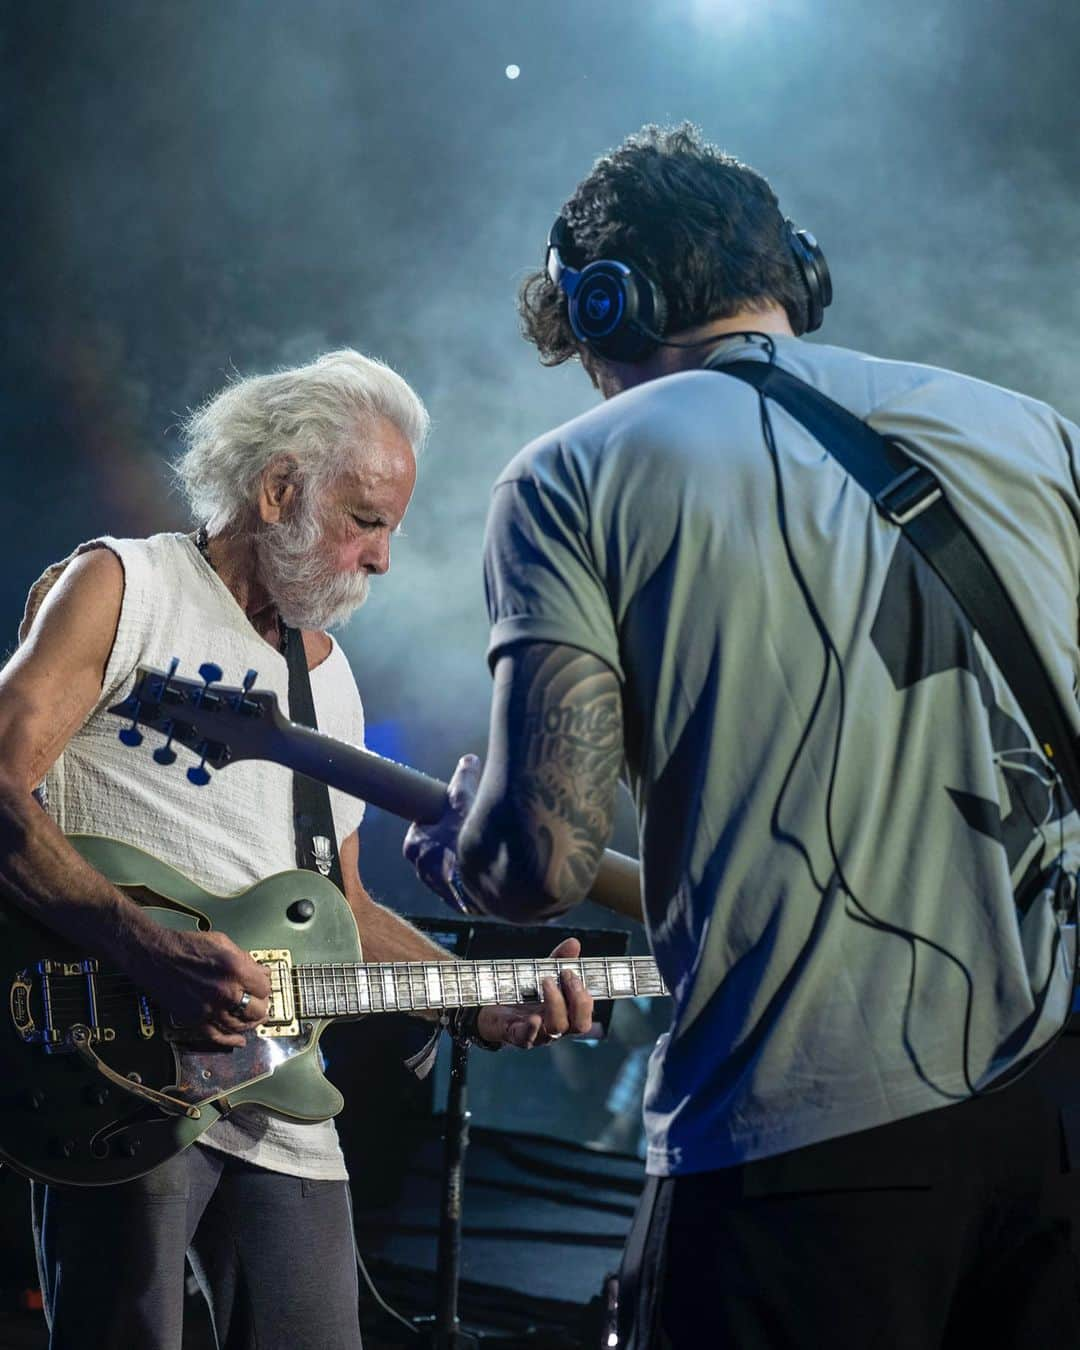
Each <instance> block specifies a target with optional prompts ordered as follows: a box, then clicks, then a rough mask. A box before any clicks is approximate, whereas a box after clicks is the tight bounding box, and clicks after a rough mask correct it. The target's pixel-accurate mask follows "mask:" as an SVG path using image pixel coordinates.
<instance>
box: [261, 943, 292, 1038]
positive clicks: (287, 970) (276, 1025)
mask: <svg viewBox="0 0 1080 1350" xmlns="http://www.w3.org/2000/svg"><path fill="white" fill-rule="evenodd" d="M251 957H252V959H253V960H255V961H258V963H259V965H260V966H262V967H263V969H264V970H265V971H266V973H267V975H268V976H269V977H270V1007H269V1011H268V1012H267V1014H266V1021H265V1022H263V1024H262V1025H261V1026H259V1027H256V1028H255V1032H256V1035H258V1036H263V1037H267V1038H269V1039H271V1040H272V1039H274V1038H275V1037H278V1036H299V1034H300V1023H299V1021H298V1020H297V1016H296V995H295V993H294V991H293V983H292V952H290V951H287V950H285V949H281V950H274V951H259V952H252V953H251Z"/></svg>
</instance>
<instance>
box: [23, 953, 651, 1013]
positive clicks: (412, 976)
mask: <svg viewBox="0 0 1080 1350" xmlns="http://www.w3.org/2000/svg"><path fill="white" fill-rule="evenodd" d="M444 964H445V963H443V962H389V961H387V962H357V963H338V962H306V963H304V964H302V965H300V966H293V967H291V976H292V978H291V989H292V993H293V997H294V1003H299V1002H300V1001H306V1000H305V996H306V995H310V996H312V997H314V998H315V999H317V1000H318V999H323V1000H325V999H327V998H331V999H333V1000H336V999H337V997H338V996H339V995H340V996H341V997H343V998H344V1001H345V1003H346V1005H348V1004H349V1003H351V1002H353V1001H356V1002H362V1001H363V995H362V993H361V992H360V987H359V981H360V979H361V977H362V976H366V979H364V984H365V985H366V992H367V1002H368V1007H367V1009H366V1010H367V1011H381V1010H384V1009H386V1008H389V1007H395V1008H400V1007H401V1005H402V1003H403V1002H404V1001H405V999H406V998H407V999H408V1002H409V1005H410V1006H411V1007H420V1008H425V1009H430V1008H433V1007H440V1006H461V1004H462V999H463V995H462V982H463V981H468V982H470V983H471V984H472V985H473V987H474V993H471V994H470V996H469V1002H470V1004H473V1002H474V997H475V1003H474V1006H484V1005H485V1004H500V1003H504V1002H506V1001H508V1000H511V1001H512V999H511V995H512V994H516V993H517V992H519V991H520V993H521V999H520V1000H519V1001H525V1002H533V1001H537V999H538V996H541V995H542V992H543V991H542V988H541V987H540V986H539V985H538V984H536V983H534V984H532V985H523V984H522V983H521V979H520V976H521V975H522V973H523V970H522V967H523V966H524V967H531V968H532V969H531V970H530V971H529V973H530V974H532V975H533V977H534V979H535V976H536V975H539V977H540V980H543V979H546V978H549V977H550V978H555V977H556V976H557V974H558V972H559V971H561V970H563V969H566V968H569V969H571V970H573V969H575V968H576V969H577V970H578V972H579V973H580V974H581V976H582V978H583V979H584V981H585V984H586V987H587V988H588V989H589V992H590V993H592V994H594V995H599V996H600V997H601V998H611V997H619V996H623V997H630V996H633V995H634V994H641V995H643V996H650V995H653V996H655V995H656V994H660V993H662V992H663V982H662V979H661V977H660V974H659V971H658V970H657V968H656V964H655V962H654V961H653V960H652V958H651V957H585V958H582V959H580V960H579V961H576V962H571V961H566V962H562V963H556V962H553V961H550V960H547V961H543V960H542V961H537V962H533V961H529V960H524V961H520V962H518V961H515V960H505V961H491V962H476V963H471V962H470V963H464V962H462V963H461V966H462V967H466V965H467V968H463V969H459V967H458V965H457V964H454V965H448V966H447V967H446V969H445V970H443V969H441V968H440V967H442V966H443V965H444ZM622 968H625V970H626V972H627V974H628V975H629V978H630V983H631V988H629V989H620V988H617V987H613V986H614V980H613V978H612V977H613V976H615V975H616V974H617V971H618V970H619V969H622ZM450 972H453V977H454V978H453V980H452V981H450V980H448V978H447V977H448V976H449V974H450ZM387 974H389V975H390V976H391V980H392V984H393V988H394V1001H393V1003H391V1001H390V1000H389V999H387V998H386V976H387ZM431 974H434V975H436V977H437V983H438V984H439V985H440V991H441V997H438V998H433V997H432V995H431V991H430V984H429V977H430V975H431ZM483 976H487V977H488V978H489V979H491V980H492V981H493V983H494V985H495V992H494V994H492V995H491V996H483V995H481V993H480V988H479V985H480V981H481V978H482V977H483ZM51 978H52V979H53V980H55V981H56V983H55V984H52V985H51V986H50V1003H51V1005H52V1007H53V1009H54V1011H60V1010H61V1009H63V1010H65V1011H70V1010H71V1009H72V1008H83V1007H85V1006H86V988H85V985H84V984H82V981H83V980H84V978H85V977H84V976H83V975H71V976H65V975H53V976H52V977H51ZM305 979H306V980H307V981H308V983H309V984H310V985H311V986H312V987H311V988H308V989H305V988H304V987H303V981H304V980H305ZM69 980H70V981H72V984H71V985H67V981H69ZM328 980H329V981H332V982H334V983H333V987H331V988H329V989H328V988H327V981H328ZM61 981H63V983H61ZM338 981H341V982H343V985H344V987H343V988H341V989H339V988H337V982H338ZM95 982H96V985H97V989H96V995H97V996H96V1002H97V1003H98V1005H99V1006H100V1005H101V1004H103V1003H108V1004H110V1005H115V1004H116V1002H117V1001H118V1000H124V1001H126V1000H127V999H128V998H130V996H131V994H132V993H133V992H135V985H134V983H133V982H132V981H131V980H130V979H129V978H128V977H127V976H126V975H123V974H119V973H116V974H114V973H112V972H105V973H103V974H98V975H96V976H95ZM350 982H351V983H350ZM106 983H108V984H109V986H111V987H109V988H104V987H102V986H104V985H105V984H106ZM316 986H321V987H316ZM454 986H456V989H455V988H454ZM31 987H32V988H33V982H31ZM373 991H374V993H373ZM455 992H456V994H457V998H456V999H455V998H453V997H452V995H453V994H454V993H455ZM541 1001H542V1000H541ZM404 1011H408V1008H405V1009H404Z"/></svg>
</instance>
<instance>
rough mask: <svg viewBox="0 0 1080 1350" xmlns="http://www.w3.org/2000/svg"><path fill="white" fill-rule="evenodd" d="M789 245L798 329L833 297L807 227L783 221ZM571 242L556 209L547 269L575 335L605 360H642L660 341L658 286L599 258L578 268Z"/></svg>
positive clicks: (813, 321)
mask: <svg viewBox="0 0 1080 1350" xmlns="http://www.w3.org/2000/svg"><path fill="white" fill-rule="evenodd" d="M784 230H785V233H786V236H787V241H788V247H789V248H790V249H791V253H792V257H793V258H794V261H795V266H796V268H797V269H798V273H799V277H800V278H801V280H802V283H803V288H804V289H805V291H806V305H805V309H804V312H803V324H802V330H801V331H802V332H804V333H813V332H815V331H816V330H817V329H818V328H820V327H821V324H822V321H823V320H824V318H825V310H826V308H827V307H828V306H829V305H830V304H831V303H832V278H831V276H830V275H829V264H828V263H827V262H826V261H825V254H824V253H823V252H822V251H821V247H820V245H819V244H818V241H817V240H816V239H815V238H814V236H813V235H812V234H811V233H810V232H809V230H800V229H797V228H796V226H795V225H794V224H793V223H792V221H790V220H785V221H784ZM572 247H573V244H572V241H571V237H570V226H569V225H568V224H567V221H566V218H565V217H564V216H562V215H559V216H557V217H556V218H555V223H554V224H553V225H552V227H551V229H550V231H549V232H548V241H547V257H546V270H547V274H548V276H549V277H550V278H551V281H552V284H553V285H555V286H557V287H558V288H559V290H561V291H562V293H563V294H564V295H565V296H566V314H567V318H568V319H569V321H570V327H571V329H572V330H573V334H574V336H575V337H576V338H577V340H578V341H579V342H580V343H582V345H583V346H585V347H587V348H588V350H589V351H590V352H593V353H594V354H595V355H596V356H599V357H601V358H603V359H605V360H608V361H630V362H635V361H644V360H645V359H646V358H647V357H649V356H651V355H652V353H653V352H654V351H655V350H656V349H657V347H659V346H662V345H663V343H664V331H665V327H666V324H667V303H666V301H665V300H664V294H663V292H662V291H661V290H660V288H659V287H658V286H657V285H656V284H655V283H654V282H653V281H652V280H651V279H650V278H649V277H648V276H646V274H645V273H644V272H642V271H641V270H640V269H639V268H636V267H634V266H632V265H631V264H629V263H624V262H619V261H618V260H617V259H614V258H599V259H597V261H595V262H591V263H587V264H586V265H585V266H584V267H582V268H580V269H578V268H576V267H571V266H570V264H569V263H568V262H566V260H565V259H564V257H563V253H564V252H565V251H566V250H569V249H570V248H572Z"/></svg>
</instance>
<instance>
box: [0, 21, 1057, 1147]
mask: <svg viewBox="0 0 1080 1350" xmlns="http://www.w3.org/2000/svg"><path fill="white" fill-rule="evenodd" d="M0 13H2V19H3V23H2V28H0V43H2V55H0V61H2V69H0V88H2V91H3V92H2V104H0V106H2V110H3V127H4V132H5V141H6V143H7V145H6V148H7V154H6V156H5V159H4V164H5V166H6V167H5V169H4V172H5V173H6V175H7V190H6V192H5V194H4V199H5V204H6V206H7V208H8V210H7V212H6V217H7V226H6V232H5V245H4V267H3V280H2V285H3V290H4V300H5V304H4V314H3V319H2V322H3V335H4V338H5V339H6V341H5V347H6V351H7V360H6V363H5V373H6V376H7V379H6V381H5V384H6V386H7V387H6V390H5V391H4V393H3V397H2V399H0V412H2V433H3V434H2V440H0V444H2V447H3V450H2V454H3V467H4V480H3V491H2V493H0V527H2V528H0V549H3V564H4V565H3V567H2V568H0V631H2V632H3V633H4V634H6V635H10V640H11V641H12V642H13V641H14V632H15V628H16V625H17V621H18V618H19V615H20V613H21V606H22V601H23V598H24V596H25V592H26V589H27V587H28V586H29V584H30V582H31V581H32V580H33V579H34V578H35V577H36V576H37V575H38V574H39V573H40V571H41V570H42V569H43V568H44V567H45V566H46V565H47V564H48V563H50V562H51V561H53V560H54V559H56V558H59V557H62V556H64V555H65V554H67V553H68V552H69V551H70V550H71V549H72V547H73V546H74V545H75V544H76V543H77V542H79V541H80V540H83V539H87V538H90V537H92V536H94V535H95V534H99V533H106V532H107V533H111V534H116V535H125V534H141V533H149V532H153V531H155V530H161V529H173V528H186V526H187V524H188V522H187V521H186V519H185V516H184V513H183V509H182V506H181V504H180V502H179V500H178V498H177V497H176V495H175V493H174V492H173V491H172V489H171V486H170V479H169V471H168V465H169V461H170V459H171V458H172V457H174V456H175V454H176V452H177V449H178V442H177V435H176V426H177V422H178V419H179V417H180V416H181V415H182V414H183V412H184V411H185V410H186V409H187V408H189V407H191V406H192V405H194V404H196V403H198V402H200V401H201V400H202V399H204V398H206V397H207V396H208V395H210V394H211V393H213V392H214V391H215V390H217V389H218V388H219V387H220V386H221V385H222V384H223V382H224V381H225V380H226V379H227V378H229V376H230V375H232V374H233V373H234V372H237V371H239V372H241V373H245V374H246V373H251V372H255V371H264V370H269V369H272V368H273V367H275V366H278V365H281V364H293V363H297V362H301V361H305V360H308V359H310V358H311V357H313V356H315V355H316V354H318V353H319V352H321V351H323V350H326V349H328V348H331V347H335V346H340V345H345V344H348V345H353V346H356V347H358V348H360V349H361V350H364V351H366V352H369V353H372V354H374V355H377V356H380V357H382V358H383V359H385V360H388V361H389V362H390V363H391V364H393V365H394V366H395V367H396V368H397V369H398V370H399V371H401V372H402V374H404V375H405V376H406V377H407V378H408V379H409V380H410V381H411V382H412V383H413V384H414V385H415V386H416V388H417V389H418V390H419V392H420V393H421V394H422V396H423V397H424V398H425V400H426V401H427V403H428V405H429V407H430V409H431V412H432V415H433V419H434V432H433V436H432V439H431V444H430V448H429V450H428V452H427V455H426V458H425V460H424V461H423V463H422V466H421V473H420V481H419V486H418V489H417V493H416V498H415V501H414V504H413V506H412V508H411V510H410V512H409V516H408V520H407V528H406V533H405V536H404V537H403V538H402V539H400V540H398V541H396V543H395V554H394V565H393V570H392V572H391V574H390V576H389V577H387V578H385V579H381V580H379V581H378V582H377V584H376V585H375V587H374V591H373V596H372V599H371V600H370V602H369V604H368V605H367V607H366V608H365V609H364V610H362V611H361V612H360V613H359V614H358V615H357V616H356V618H355V619H354V620H353V622H352V623H351V624H350V625H349V626H348V628H347V629H345V630H344V631H343V633H342V634H341V635H340V636H341V640H342V643H343V645H344V646H345V648H346V650H347V652H348V654H349V656H350V658H351V660H352V663H353V666H354V669H355V671H356V675H357V679H358V681H359V684H360V688H361V691H362V693H363V696H364V699H365V702H366V705H367V711H368V717H369V721H370V724H371V736H372V742H373V744H374V745H375V746H376V748H379V749H382V750H384V751H386V752H389V753H392V754H394V755H396V756H397V757H400V758H402V759H405V760H407V761H409V762H411V763H414V764H416V765H418V766H419V767H421V768H424V769H426V770H428V771H429V772H431V773H435V774H438V775H439V776H443V777H445V776H446V775H447V774H448V773H449V772H450V770H451V768H452V766H453V763H454V761H455V759H456V757H457V756H458V755H459V754H460V753H462V752H463V751H465V750H467V749H474V750H480V751H482V750H483V746H484V740H485V734H486V713H487V701H488V684H487V675H486V670H485V665H484V660H483V648H484V642H485V636H486V627H485V616H484V609H483V594H482V586H481V579H480V566H479V563H480V544H481V534H482V526H483V519H484V513H485V509H486V502H487V493H488V488H489V485H490V483H491V482H492V480H493V479H494V477H495V475H496V473H497V471H498V470H499V468H500V467H501V465H502V464H503V463H504V462H505V461H506V459H507V458H508V457H509V456H510V455H511V454H512V453H513V452H514V451H515V450H516V449H517V448H518V447H519V446H520V445H521V444H522V443H523V442H525V441H526V440H528V439H530V438H532V437H533V436H534V435H537V434H539V433H540V432H541V431H543V430H545V429H546V428H547V427H548V426H550V425H551V424H552V423H553V422H557V421H561V420H562V419H564V418H566V417H569V416H572V415H574V414H575V413H577V412H579V411H581V410H582V409H584V408H586V407H588V406H589V405H590V404H591V403H592V402H593V400H594V397H595V396H594V394H593V392H592V390H591V388H590V386H589V384H588V381H587V380H586V379H585V377H584V375H583V374H582V372H581V371H580V369H578V368H576V367H567V368H561V369H558V370H554V371H545V370H543V369H541V368H540V367H539V366H538V364H537V362H536V359H535V354H534V352H533V351H532V349H531V348H530V347H528V346H527V345H526V344H524V343H523V342H521V341H520V340H519V338H518V336H517V320H516V316H515V311H514V303H513V300H514V294H515V291H516V288H517V285H518V283H519V281H520V279H521V277H522V276H523V275H524V274H525V272H527V271H528V270H529V269H531V268H533V267H535V266H537V265H538V264H539V263H540V262H541V260H542V257H543V244H544V240H545V237H546V233H547V230H548V228H549V226H550V223H551V220H552V218H553V217H554V215H555V214H556V212H557V210H558V209H559V207H560V205H561V203H562V202H563V200H564V199H565V198H566V196H567V195H568V194H569V193H570V191H571V190H572V188H573V186H574V184H575V182H576V181H577V179H578V178H579V177H580V176H581V175H582V174H583V173H585V172H586V171H587V170H588V168H589V166H590V164H591V162H592V160H593V158H594V157H595V156H596V155H597V154H599V153H601V152H602V151H603V150H605V149H606V148H608V147H609V146H611V145H613V144H614V143H616V142H617V141H618V140H619V139H621V137H622V136H623V135H624V134H625V133H627V132H628V131H631V130H633V129H635V128H637V127H638V126H640V125H641V124H642V123H643V122H646V121H661V122H672V121H679V120H681V119H683V118H690V119H692V120H695V121H697V122H699V123H700V124H701V125H702V127H703V128H704V129H705V131H706V133H707V134H708V135H709V137H710V138H712V139H713V140H715V141H717V142H719V143H720V144H722V145H723V146H724V147H725V148H727V149H728V150H730V151H732V152H734V153H736V154H738V155H740V156H741V157H742V158H744V159H746V160H748V161H749V162H751V163H753V164H754V165H755V166H756V167H757V168H759V169H760V170H761V171H763V172H764V173H765V174H766V175H767V176H768V177H769V178H770V180H771V181H772V183H773V185H774V187H775V188H776V189H777V191H778V193H779V194H780V197H781V201H782V204H783V205H784V207H785V209H786V210H787V212H788V213H789V214H791V215H792V216H793V217H794V218H795V219H796V221H797V222H799V223H800V224H802V225H805V226H807V227H809V228H810V229H812V230H813V231H814V232H815V233H816V234H817V235H818V237H819V238H820V239H821V241H822V243H823V244H824V247H825V249H826V251H827V253H828V256H829V259H830V263H831V266H832V271H833V276H834V280H835V285H836V303H835V305H834V306H833V308H832V309H831V310H830V312H829V315H828V317H827V321H826V326H825V329H824V332H823V334H822V335H821V338H822V340H828V341H832V342H836V343H839V344H843V345H848V346H853V347H860V348H865V349H869V350H872V351H874V352H876V353H878V354H879V355H881V356H886V357H898V358H902V359H907V360H917V361H927V362H931V363H938V364H946V365H950V366H955V367H958V368H960V369H962V370H965V371H968V372H970V373H973V374H975V375H978V376H981V377H983V378H986V379H989V380H994V381H997V382H1001V383H1005V384H1008V385H1012V386H1017V387H1020V388H1022V389H1024V390H1026V391H1027V392H1030V393H1032V394H1035V395H1037V396H1040V397H1043V398H1046V399H1048V400H1050V401H1052V402H1054V403H1056V404H1057V405H1058V406H1059V407H1061V408H1062V410H1063V411H1064V412H1065V413H1067V414H1070V415H1072V416H1076V415H1077V414H1078V413H1080V393H1078V391H1077V389H1076V355H1077V350H1078V342H1077V335H1076V330H1075V326H1074V320H1075V315H1076V300H1077V274H1076V266H1075V258H1076V253H1077V245H1078V243H1080V211H1078V210H1077V200H1076V199H1077V194H1078V191H1080V177H1078V166H1077V150H1076V146H1077V118H1076V93H1075V78H1076V69H1077V57H1078V55H1080V42H1078V38H1080V7H1078V6H1076V5H1074V4H1070V3H1065V0H1057V2H1056V3H1054V2H1053V0H1027V3H1025V4H1024V5H1023V6H1020V5H1017V4H1015V3H1011V0H979V3H974V0H969V3H966V4H962V3H954V4H950V5H942V4H940V3H931V2H930V0H909V3H908V4H907V5H905V6H896V5H893V4H885V3H883V0H829V2H828V3H827V4H822V3H812V2H811V0H723V2H721V0H657V2H656V3H643V2H642V0H588V3H585V0H574V2H573V3H571V2H570V0H564V2H563V3H561V4H558V3H556V4H552V3H541V2H540V0H514V3H509V2H508V0H367V2H366V3H364V2H361V0H354V2H353V3H348V4H346V3H331V2H330V0H303V3H301V2H300V0H296V2H295V3H286V2H285V0H226V2H225V3H221V0H218V2H217V3H212V4H211V3H202V2H197V3H190V2H189V3H180V4H176V3H172V4H164V3H145V4H139V3H129V2H127V0H113V2H112V3H89V0H85V2H83V3H52V2H49V0H41V3H33V4H23V5H10V4H8V5H5V6H4V7H3V8H2V11H0ZM511 63H516V64H517V65H518V66H519V67H520V72H521V73H520V77H519V78H518V79H515V80H510V79H508V78H507V75H506V73H505V71H506V67H507V66H508V65H509V64H511ZM5 641H7V639H5ZM207 656H208V657H210V658H212V657H213V656H214V653H213V652H208V653H207ZM209 790H212V789H209ZM401 833H402V826H401V825H400V824H399V823H398V822H396V821H394V820H392V819H390V818H388V817H385V816H379V815H378V813H375V812H372V813H371V819H370V820H369V822H368V824H367V825H366V827H365V829H364V831H363V836H362V865H363V871H364V875H365V878H366V879H367V881H368V884H369V885H370V886H371V887H372V889H373V890H375V891H376V893H378V894H379V895H381V896H382V897H383V898H385V899H386V900H387V901H388V902H389V903H391V904H394V905H396V906H398V907H399V908H401V909H402V910H403V911H405V912H411V913H420V912H427V913H436V912H438V910H437V902H435V901H434V900H432V899H430V898H429V897H428V896H427V895H426V893H424V892H423V891H421V890H420V888H419V887H418V886H417V885H416V883H415V882H413V881H412V879H411V877H410V874H409V873H408V872H407V871H406V869H405V867H404V866H403V865H402V863H401V862H400V859H399V855H398V848H399V843H400V837H401ZM616 842H617V844H618V845H619V846H621V847H623V848H626V849H630V850H632V848H633V827H632V820H631V813H630V811H629V808H628V806H627V804H626V803H624V810H623V812H622V819H621V821H620V825H619V831H618V836H617V840H616ZM580 917H581V920H582V922H586V923H610V918H609V916H607V915H605V914H604V913H603V912H601V911H598V910H595V909H592V908H591V907H585V908H584V909H583V910H582V911H581V915H580ZM635 942H636V944H637V949H639V950H640V949H641V939H640V935H638V936H637V937H636V938H635ZM560 1049H562V1048H560ZM567 1049H568V1050H569V1053H570V1054H576V1055H578V1056H579V1057H580V1056H589V1055H592V1056H593V1057H594V1061H595V1063H596V1064H597V1066H598V1067H599V1065H600V1063H601V1061H603V1063H604V1065H605V1067H604V1070H603V1072H602V1073H595V1074H594V1073H584V1074H583V1073H582V1072H581V1066H582V1063H583V1061H582V1060H580V1059H579V1061H578V1062H577V1064H576V1065H575V1066H574V1067H573V1068H568V1069H565V1071H564V1072H561V1073H560V1071H559V1063H558V1059H557V1058H556V1057H554V1056H551V1055H548V1056H529V1057H525V1056H516V1055H512V1054H509V1053H507V1054H503V1055H500V1056H497V1057H495V1056H493V1057H490V1059H486V1060H485V1062H484V1063H483V1064H481V1065H479V1066H478V1067H477V1070H476V1082H475V1086H474V1109H475V1110H476V1112H477V1116H478V1118H479V1119H480V1120H481V1121H482V1122H483V1123H486V1124H496V1125H503V1126H507V1127H511V1128H528V1129H547V1130H551V1131H556V1132H561V1133H563V1134H565V1135H567V1136H568V1137H579V1136H581V1135H583V1134H587V1133H589V1132H591V1131H595V1129H596V1128H597V1126H598V1123H600V1122H601V1121H602V1109H601V1103H602V1098H603V1087H604V1084H605V1083H606V1081H607V1080H608V1078H609V1077H610V1072H611V1070H612V1069H613V1067H614V1065H615V1064H616V1063H617V1062H618V1056H617V1055H615V1054H613V1052H612V1051H611V1049H610V1047H600V1049H598V1050H587V1049H583V1048H580V1047H568V1048H567ZM590 1093H591V1095H590Z"/></svg>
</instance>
